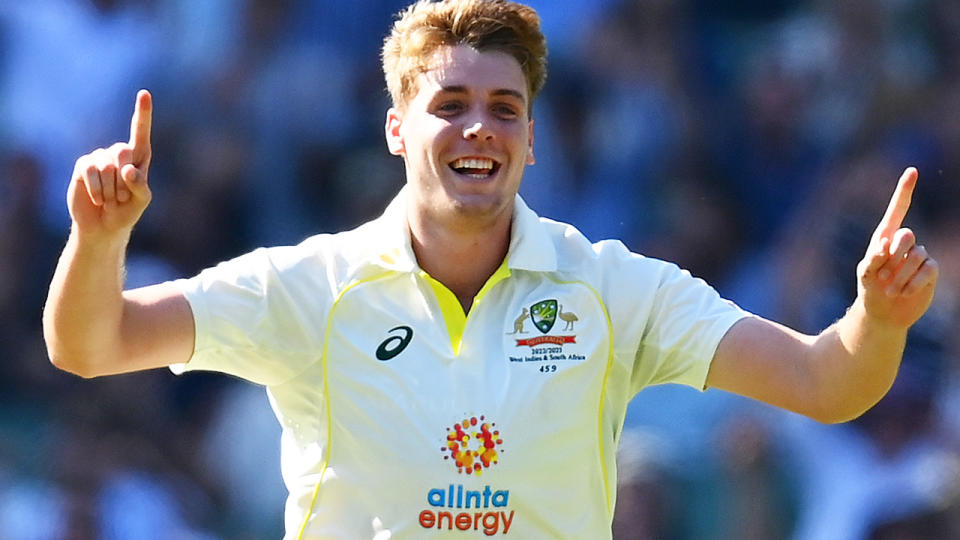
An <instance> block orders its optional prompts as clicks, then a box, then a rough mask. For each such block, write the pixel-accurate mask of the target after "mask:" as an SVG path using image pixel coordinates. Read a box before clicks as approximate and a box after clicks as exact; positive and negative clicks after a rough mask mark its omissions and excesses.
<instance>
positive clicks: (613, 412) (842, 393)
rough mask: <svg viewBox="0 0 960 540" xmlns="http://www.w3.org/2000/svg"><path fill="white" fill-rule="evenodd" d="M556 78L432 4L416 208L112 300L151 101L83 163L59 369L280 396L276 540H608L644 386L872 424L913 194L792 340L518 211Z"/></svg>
mask: <svg viewBox="0 0 960 540" xmlns="http://www.w3.org/2000/svg"><path fill="white" fill-rule="evenodd" d="M545 55H546V49H545V45H544V40H543V36H542V35H541V33H540V30H539V21H538V18H537V15H536V13H535V12H534V11H533V10H531V9H529V8H527V7H525V6H522V5H519V4H515V3H512V2H507V1H501V0H490V1H484V0H447V1H445V2H440V3H431V2H424V1H421V2H418V3H417V4H415V5H413V6H411V7H410V8H409V9H408V10H407V11H405V12H404V13H403V14H402V16H401V18H400V19H399V20H398V21H397V22H396V24H395V25H394V27H393V32H392V34H391V35H390V36H389V37H388V38H387V40H386V42H385V45H384V70H385V73H386V78H387V84H388V88H389V90H390V92H391V94H392V96H393V101H394V107H393V108H391V109H390V110H389V111H388V112H387V118H386V126H385V131H386V139H387V146H388V148H389V150H390V152H391V153H393V154H396V155H398V156H401V157H402V158H403V159H404V163H405V165H406V175H407V185H406V187H405V188H404V189H403V190H402V191H401V193H400V194H399V195H398V196H397V197H396V199H395V200H394V201H393V202H392V203H391V204H390V206H389V207H388V208H387V210H386V212H385V213H384V214H383V216H381V217H380V218H379V219H377V220H374V221H372V222H370V223H367V224H365V225H363V226H361V227H360V228H358V229H356V230H353V231H349V232H344V233H340V234H335V235H318V236H314V237H312V238H309V239H307V240H306V241H304V242H303V243H302V244H300V245H298V246H295V247H278V248H270V249H258V250H256V251H254V252H252V253H249V254H247V255H243V256H241V257H239V258H237V259H235V260H233V261H229V262H226V263H223V264H221V265H219V266H217V267H215V268H211V269H208V270H206V271H204V272H203V273H201V274H200V275H199V276H197V277H195V278H192V279H189V280H181V281H177V282H171V283H162V284H158V285H154V286H150V287H145V288H142V289H137V290H130V291H123V290H122V289H123V279H122V275H123V257H124V251H125V247H126V244H127V240H128V238H129V236H130V231H131V229H132V227H133V226H134V224H135V223H136V222H137V220H138V219H139V217H140V215H141V214H142V213H143V211H144V209H145V208H146V207H147V205H148V203H149V201H150V189H149V188H148V184H147V172H148V168H149V164H150V159H151V149H150V124H151V115H152V101H151V99H152V98H151V96H150V94H149V93H147V92H145V91H142V92H141V93H140V94H139V95H138V96H137V102H136V107H135V110H134V115H133V119H132V123H131V137H130V141H129V143H118V144H116V145H114V146H112V147H110V148H108V149H100V150H96V151H94V152H93V153H92V154H89V155H87V156H84V157H82V158H80V159H79V160H78V161H77V166H76V169H75V172H74V177H73V180H72V182H71V184H70V188H69V191H68V205H69V208H70V213H71V216H72V218H73V227H72V230H71V234H70V238H69V240H68V243H67V246H66V248H65V249H64V253H63V256H62V258H61V260H60V263H59V265H58V267H57V272H56V275H55V276H54V279H53V282H52V284H51V287H50V295H49V298H48V302H47V306H46V311H45V314H44V329H45V335H46V339H47V344H48V348H49V352H50V357H51V359H52V361H53V362H54V364H56V365H57V366H59V367H61V368H63V369H66V370H68V371H72V372H74V373H77V374H79V375H82V376H85V377H92V376H99V375H106V374H111V373H121V372H128V371H134V370H141V369H149V368H156V367H161V366H171V367H172V369H174V371H176V372H182V371H186V370H216V371H222V372H225V373H231V374H234V375H237V376H240V377H243V378H245V379H248V380H250V381H253V382H255V383H258V384H262V385H264V386H266V387H267V391H268V395H269V397H270V401H271V404H272V405H273V408H274V410H275V411H276V414H277V417H278V419H279V421H280V423H281V424H282V426H283V430H284V432H283V438H282V445H283V476H284V480H285V482H286V484H287V486H288V488H289V490H290V496H289V499H288V502H287V512H286V525H287V538H387V537H389V538H422V537H432V536H434V535H454V534H455V535H460V536H463V537H477V536H480V535H487V536H492V535H500V534H512V535H513V536H514V537H517V538H604V537H609V536H610V522H611V519H612V516H613V504H614V487H615V485H616V481H615V480H616V479H615V467H614V455H615V450H616V446H617V441H618V438H619V433H620V428H621V425H622V422H623V417H624V413H625V410H626V406H627V403H628V402H629V400H630V399H631V397H632V396H633V395H635V394H636V392H638V391H639V390H641V389H642V388H644V387H645V386H648V385H652V384H660V383H666V382H675V383H682V384H688V385H691V386H694V387H697V388H706V387H713V388H720V389H723V390H728V391H732V392H736V393H739V394H742V395H745V396H749V397H752V398H755V399H759V400H761V401H764V402H767V403H770V404H772V405H775V406H778V407H783V408H786V409H789V410H792V411H796V412H798V413H801V414H805V415H808V416H810V417H813V418H816V419H818V420H821V421H824V422H839V421H844V420H848V419H851V418H854V417H856V416H857V415H859V414H861V413H862V412H864V411H865V410H867V409H868V408H869V407H871V406H872V405H873V404H874V403H876V402H877V401H878V400H879V399H880V398H881V397H882V396H883V395H884V393H885V392H886V391H887V389H888V388H889V387H890V385H891V384H892V382H893V380H894V378H895V376H896V372H897V368H898V365H899V362H900V358H901V354H902V350H903V347H904V343H905V340H906V334H907V329H908V328H909V327H910V326H911V325H912V324H913V323H914V322H915V321H916V320H917V319H918V318H919V317H920V316H921V315H922V314H923V313H924V311H925V310H926V309H927V307H928V306H929V304H930V302H931V300H932V297H933V292H934V288H935V284H936V281H937V276H938V269H937V264H936V262H935V261H934V260H933V259H931V258H930V257H929V256H928V255H927V253H926V251H925V250H924V249H923V247H922V246H920V245H917V244H916V240H915V238H914V235H913V233H912V232H911V231H909V230H908V229H903V228H901V227H900V224H901V222H902V220H903V218H904V215H905V214H906V212H907V209H908V207H909V204H910V196H911V192H912V190H913V186H914V184H915V182H916V179H917V172H916V171H915V170H914V169H912V168H911V169H907V171H905V172H904V174H903V176H902V177H901V179H900V182H899V184H898V186H897V188H896V191H895V193H894V195H893V199H892V200H891V202H890V206H889V208H888V209H887V212H886V214H885V215H884V217H883V218H882V220H881V222H880V224H879V226H878V227H877V230H876V233H875V234H874V237H873V239H872V242H871V244H870V247H869V249H868V251H867V254H866V256H865V257H864V259H863V261H862V262H861V264H860V265H859V267H858V269H857V276H858V280H859V289H858V290H859V294H858V297H857V299H856V301H855V302H854V304H853V305H852V306H851V307H850V309H849V310H848V312H847V313H846V315H844V317H843V318H842V319H840V320H839V321H837V323H835V324H834V325H832V326H831V327H829V328H827V329H826V330H824V331H823V332H821V333H820V334H819V335H817V336H806V335H802V334H799V333H797V332H794V331H792V330H790V329H788V328H784V327H782V326H780V325H777V324H775V323H773V322H770V321H766V320H764V319H761V318H759V317H755V316H751V315H749V314H747V313H745V312H743V311H742V310H740V309H739V308H737V307H736V306H733V305H732V304H730V303H728V302H726V301H724V300H722V299H721V298H720V297H719V296H718V295H717V293H716V292H715V291H714V290H713V289H712V288H710V287H709V286H708V285H706V284H705V283H703V282H702V281H700V280H698V279H694V278H692V277H691V276H690V275H689V274H688V273H686V272H683V271H681V270H680V269H678V268H677V267H676V266H674V265H671V264H669V263H665V262H662V261H657V260H652V259H647V258H644V257H642V256H640V255H637V254H634V253H630V252H629V251H628V250H627V249H626V248H625V247H624V246H623V245H622V244H621V243H619V242H611V241H607V242H600V243H596V244H591V243H590V242H589V241H587V240H586V239H585V238H583V237H582V236H581V235H580V234H579V233H578V232H577V231H576V230H575V229H574V228H573V227H571V226H569V225H564V224H561V223H556V222H552V221H549V220H545V219H541V218H538V217H537V216H536V214H534V213H533V212H532V211H531V210H530V209H528V208H527V207H526V205H525V204H524V203H523V201H522V200H521V199H520V198H519V197H518V196H517V190H518V188H519V185H520V180H521V177H522V175H523V170H524V167H525V166H526V165H530V164H533V162H534V153H533V132H534V129H533V126H534V123H533V119H532V118H531V113H530V111H531V102H532V100H533V98H534V97H535V95H536V93H537V91H538V90H539V89H540V87H541V85H542V84H543V80H544V74H545V67H544V64H545V62H544V59H545Z"/></svg>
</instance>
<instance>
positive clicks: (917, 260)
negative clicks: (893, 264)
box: [886, 246, 928, 296]
mask: <svg viewBox="0 0 960 540" xmlns="http://www.w3.org/2000/svg"><path fill="white" fill-rule="evenodd" d="M927 258H928V257H927V250H926V249H924V247H923V246H915V247H914V248H913V249H911V250H910V253H908V254H907V256H906V258H905V259H904V260H903V264H901V265H900V268H897V271H896V274H894V276H893V280H892V281H891V282H890V284H889V285H887V288H886V292H887V296H896V295H898V294H900V293H901V292H902V291H903V290H904V288H905V287H906V285H907V283H909V282H911V281H912V279H913V277H914V275H915V274H916V273H917V271H918V270H919V269H920V267H921V266H922V265H923V263H924V262H925V261H926V260H927Z"/></svg>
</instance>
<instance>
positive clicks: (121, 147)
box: [107, 143, 133, 203]
mask: <svg viewBox="0 0 960 540" xmlns="http://www.w3.org/2000/svg"><path fill="white" fill-rule="evenodd" d="M107 152H108V153H109V154H110V156H111V157H112V158H113V166H114V167H115V168H116V171H117V172H116V176H117V180H116V197H117V202H121V203H123V202H127V201H128V200H130V190H129V188H128V187H127V183H126V182H125V181H124V180H123V174H122V172H123V168H124V167H125V166H126V165H130V164H131V162H132V160H133V149H132V148H131V147H130V145H129V144H126V143H116V144H114V145H113V146H111V147H110V148H109V149H108V150H107Z"/></svg>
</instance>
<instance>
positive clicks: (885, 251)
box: [861, 238, 890, 281]
mask: <svg viewBox="0 0 960 540" xmlns="http://www.w3.org/2000/svg"><path fill="white" fill-rule="evenodd" d="M889 258H890V239H889V238H881V239H880V244H879V245H878V246H876V247H873V248H871V250H870V251H869V252H868V253H867V255H866V257H864V262H863V263H862V264H864V265H865V266H864V268H863V272H862V273H861V274H862V275H863V278H864V279H865V280H867V281H869V280H872V279H874V278H877V277H878V275H877V274H878V272H879V271H880V268H882V267H883V264H884V263H885V262H887V260H888V259H889Z"/></svg>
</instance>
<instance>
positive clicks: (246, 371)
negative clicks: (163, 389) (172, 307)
mask: <svg viewBox="0 0 960 540" xmlns="http://www.w3.org/2000/svg"><path fill="white" fill-rule="evenodd" d="M297 249H298V248H296V247H285V248H270V249H258V250H256V251H253V252H251V253H248V254H246V255H243V256H241V257H238V258H236V259H233V260H230V261H227V262H224V263H221V264H219V265H217V266H216V267H213V268H208V269H206V270H204V271H202V272H201V273H200V274H199V275H197V276H195V277H193V278H190V279H183V280H178V281H177V282H176V283H177V285H178V286H179V287H180V290H181V291H182V292H183V294H184V296H186V298H187V301H188V302H189V304H190V308H191V310H192V311H193V317H194V321H195V330H196V341H195V344H194V351H193V355H192V356H191V358H190V360H189V361H188V362H187V363H186V364H175V365H173V366H170V368H171V370H172V371H173V372H174V373H177V374H180V373H183V372H185V371H194V370H204V371H217V372H222V373H227V374H230V375H234V376H237V377H240V378H242V379H246V380H249V381H252V382H254V383H258V384H262V385H275V384H280V383H282V382H285V381H287V380H289V379H291V378H293V377H294V376H296V375H297V374H298V373H300V372H302V371H303V370H304V369H306V368H307V367H309V366H310V365H311V364H313V363H314V362H316V361H318V360H319V359H320V356H321V354H322V344H323V341H322V340H323V324H324V323H325V321H324V316H323V314H324V312H325V307H326V306H329V305H330V300H329V299H330V292H329V290H328V287H325V286H323V283H322V282H321V281H318V279H319V278H318V276H323V275H324V274H325V273H324V271H323V268H322V265H321V264H320V263H319V262H318V261H317V260H316V258H315V257H314V258H311V257H305V256H304V255H303V254H302V253H300V252H298V251H296V250H297Z"/></svg>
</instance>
